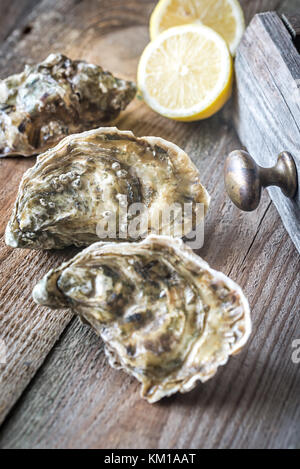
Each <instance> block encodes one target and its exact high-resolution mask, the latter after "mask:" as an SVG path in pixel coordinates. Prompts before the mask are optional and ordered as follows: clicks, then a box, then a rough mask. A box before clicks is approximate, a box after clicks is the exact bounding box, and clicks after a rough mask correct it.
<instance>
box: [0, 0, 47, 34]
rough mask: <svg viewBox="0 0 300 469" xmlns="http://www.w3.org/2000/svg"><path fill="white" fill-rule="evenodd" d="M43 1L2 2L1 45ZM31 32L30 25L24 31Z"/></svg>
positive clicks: (14, 0) (10, 0) (11, 0)
mask: <svg viewBox="0 0 300 469" xmlns="http://www.w3.org/2000/svg"><path fill="white" fill-rule="evenodd" d="M40 1H41V0H22V1H21V2H20V0H1V4H0V43H1V42H2V41H4V40H5V39H6V38H7V37H8V36H9V35H10V33H11V32H13V31H14V30H16V29H17V28H18V27H20V25H21V24H22V23H23V21H24V19H25V18H26V17H27V16H28V14H29V13H30V12H31V11H32V10H33V8H34V7H35V6H36V5H37V4H38V3H39V2H40ZM29 32H30V26H29V25H28V26H27V27H25V28H24V29H23V31H22V33H23V34H24V35H26V34H28V33H29Z"/></svg>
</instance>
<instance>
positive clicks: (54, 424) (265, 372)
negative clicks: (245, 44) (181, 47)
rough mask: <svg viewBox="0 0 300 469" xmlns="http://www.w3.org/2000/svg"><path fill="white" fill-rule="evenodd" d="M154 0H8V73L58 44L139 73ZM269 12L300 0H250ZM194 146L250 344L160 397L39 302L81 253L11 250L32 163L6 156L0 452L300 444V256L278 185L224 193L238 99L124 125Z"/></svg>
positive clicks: (142, 110) (0, 194) (141, 113)
mask: <svg viewBox="0 0 300 469" xmlns="http://www.w3.org/2000/svg"><path fill="white" fill-rule="evenodd" d="M155 3H156V2H155V1H152V0H126V1H125V0H123V1H121V0H56V1H54V0H42V1H41V0H22V2H19V0H0V10H1V13H0V40H1V41H2V42H1V45H0V77H1V78H4V77H5V76H7V75H9V74H11V73H14V72H19V71H21V70H22V68H23V66H24V64H25V63H34V62H36V61H40V60H42V59H44V58H45V57H46V56H47V55H48V54H49V53H50V52H54V51H60V52H63V53H65V54H68V55H69V56H70V57H71V58H73V59H86V60H88V61H91V62H94V63H99V64H101V65H102V66H103V67H104V68H106V69H109V70H111V71H112V72H114V73H115V74H117V75H120V76H122V77H124V78H129V79H135V74H136V67H137V63H138V59H139V56H140V54H141V52H142V50H143V48H144V47H145V45H146V44H147V42H148V40H149V37H148V21H149V16H150V13H151V11H152V9H153V6H154V5H155ZM241 3H242V6H243V8H244V11H245V14H246V18H247V21H248V22H249V20H250V19H251V18H252V17H253V15H254V14H255V13H256V12H258V11H266V10H272V9H279V10H280V11H290V12H295V11H298V12H299V9H300V0H285V1H280V0H244V1H242V2H241ZM118 126H119V127H120V128H121V129H131V130H133V131H134V132H135V133H136V134H137V135H138V136H142V135H156V136H159V137H163V138H166V139H168V140H171V141H173V142H175V143H176V144H178V145H179V146H181V147H182V148H183V149H184V150H186V151H187V152H188V153H189V154H190V156H191V158H192V159H193V161H194V162H195V164H196V165H197V166H198V168H199V170H200V173H201V179H202V181H203V183H204V184H205V185H206V186H207V188H208V190H209V192H210V194H211V196H212V204H211V209H210V211H209V215H208V218H207V222H206V242H205V246H204V248H203V249H202V250H201V251H200V255H201V256H203V257H204V258H205V259H206V260H207V261H208V262H209V263H210V264H211V265H212V266H213V267H214V268H216V269H219V270H221V271H223V272H224V273H226V274H227V275H230V276H231V277H232V278H233V279H234V280H235V281H237V282H238V283H240V284H241V286H242V287H243V289H244V290H245V293H246V295H247V296H248V298H249V301H250V305H251V309H252V318H253V323H254V328H253V334H252V337H251V340H250V341H249V343H248V344H247V346H246V347H245V349H244V351H243V352H242V353H241V354H240V355H238V356H237V357H234V358H232V359H231V360H230V362H229V364H228V365H227V366H226V367H223V368H222V369H220V371H219V372H218V374H217V376H216V377H215V378H214V379H212V380H211V381H210V382H208V383H207V384H205V385H199V386H198V387H197V388H196V389H195V390H194V391H192V392H191V393H189V394H186V395H176V396H174V397H171V398H169V399H165V400H163V401H162V402H161V403H159V404H155V405H152V406H151V405H149V404H147V403H146V402H145V401H143V400H141V399H140V396H139V384H138V383H137V382H136V381H135V380H134V379H131V378H130V377H128V376H127V375H126V374H124V373H123V372H119V371H115V370H112V369H111V368H110V367H109V365H108V364H107V361H106V359H105V356H104V353H103V345H102V343H101V340H100V339H99V338H97V337H96V336H95V334H94V333H93V332H92V331H91V330H90V329H89V328H88V327H86V326H83V325H81V324H80V323H79V321H78V319H77V318H74V317H73V316H72V315H71V314H70V312H69V311H65V312H61V311H50V310H49V309H47V308H42V307H38V306H36V305H35V304H34V303H33V301H32V299H31V291H32V288H33V286H34V285H35V284H36V282H37V281H38V280H39V279H40V278H41V277H42V276H43V275H44V273H46V272H47V271H48V270H49V268H50V267H52V266H54V265H58V264H59V263H60V262H61V261H62V260H63V259H66V258H68V257H70V256H72V254H73V252H74V250H72V249H70V250H67V251H66V252H64V253H57V252H30V251H27V250H12V249H10V248H8V247H6V246H5V244H4V241H3V234H4V230H5V226H6V223H7V221H8V218H9V216H10V213H11V209H12V206H13V202H14V199H15V195H16V191H17V187H18V184H19V181H20V179H21V177H22V174H23V173H24V171H25V170H26V169H27V168H29V167H30V166H32V165H33V164H34V161H35V160H34V158H30V159H17V158H13V159H2V160H0V198H1V199H0V200H1V205H0V237H1V241H0V272H1V275H0V339H2V340H4V341H5V344H6V346H7V355H8V356H7V364H6V365H0V422H2V426H1V429H0V447H1V448H32V447H33V448H151V449H153V448H168V449H169V448H189V449H194V448H295V447H300V405H299V404H300V397H299V396H300V376H299V371H300V369H299V367H300V365H296V364H294V363H293V361H292V354H293V347H292V344H293V341H294V340H296V339H300V321H299V319H300V317H299V311H300V295H299V286H300V259H299V255H298V254H297V252H296V250H295V248H294V245H293V243H292V241H291V240H290V238H289V237H288V235H287V233H286V231H285V229H284V227H283V225H282V222H281V220H280V218H279V216H278V214H277V211H276V209H275V208H274V206H273V204H272V203H271V201H270V199H269V196H268V195H267V193H264V195H263V200H262V203H261V205H260V207H259V209H258V210H257V211H256V212H253V213H250V214H245V213H241V212H240V211H238V210H237V209H236V208H235V207H234V206H233V205H232V204H231V203H230V201H229V200H228V198H227V196H226V195H225V190H224V184H223V164H224V158H225V156H226V155H227V154H228V153H229V152H230V151H231V150H233V149H237V148H239V147H240V143H239V141H238V138H237V136H236V133H235V130H234V128H233V124H232V108H231V103H229V104H228V105H227V106H226V107H225V108H224V109H223V110H222V111H221V112H220V113H218V114H217V115H216V116H214V117H213V118H211V119H209V120H206V121H203V122H199V123H192V124H184V123H176V122H171V121H169V120H167V119H165V118H163V117H160V116H158V115H156V114H154V113H153V112H152V111H150V110H149V109H148V108H147V107H146V105H145V104H144V103H143V102H141V101H139V100H135V102H134V103H132V104H131V105H130V106H129V108H128V109H127V110H126V112H125V113H124V114H123V115H122V118H121V120H120V121H119V123H118Z"/></svg>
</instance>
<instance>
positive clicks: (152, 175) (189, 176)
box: [6, 127, 209, 249]
mask: <svg viewBox="0 0 300 469" xmlns="http://www.w3.org/2000/svg"><path fill="white" fill-rule="evenodd" d="M175 203H176V204H177V207H178V206H179V208H180V207H181V206H184V205H185V204H189V207H190V208H191V210H190V212H189V213H184V214H182V217H179V218H178V217H175V216H174V217H173V218H170V221H169V219H166V221H165V222H164V220H162V222H161V223H160V224H157V225H156V228H155V223H152V220H153V219H154V218H155V217H156V215H157V214H158V213H160V212H162V211H163V210H165V209H167V208H168V207H169V206H172V205H173V204H175ZM136 204H137V206H138V208H139V207H142V208H143V209H144V210H143V212H142V213H139V212H138V213H137V214H134V213H130V208H132V207H135V206H136ZM208 204H209V196H208V194H207V192H206V190H205V189H204V187H203V186H202V185H201V184H200V179H199V173H198V171H197V169H196V168H195V166H194V165H193V163H192V161H191V160H190V158H189V157H188V156H187V154H186V153H184V152H183V151H182V150H181V149H180V148H178V147H177V146H176V145H174V144H172V143H170V142H167V141H165V140H162V139H160V138H156V137H144V138H136V137H135V136H134V135H133V134H132V133H131V132H124V131H119V130H118V129H116V128H107V127H106V128H99V129H96V130H91V131H88V132H83V133H82V134H77V135H70V136H69V137H66V138H65V139H64V140H62V141H61V142H60V143H59V144H58V145H57V146H56V147H55V148H52V149H50V150H48V151H47V152H46V153H44V154H42V155H40V156H39V157H38V159H37V163H36V165H35V166H34V167H33V168H31V169H29V170H28V171H27V172H26V173H25V175H24V177H23V180H22V182H21V185H20V188H19V193H18V197H17V201H16V204H15V208H14V211H13V214H12V217H11V220H10V222H9V224H8V226H7V230H6V243H7V244H8V245H9V246H12V247H18V248H31V249H52V248H58V249H60V248H63V247H66V246H70V245H76V246H78V247H80V246H87V245H90V244H92V243H93V242H96V241H99V239H102V240H104V239H105V240H107V239H109V240H123V241H126V240H130V241H137V240H139V239H142V238H145V237H146V235H147V234H148V233H149V232H154V233H156V234H167V235H170V234H171V235H172V236H173V235H174V236H180V235H181V233H182V232H183V231H184V230H185V234H186V232H187V231H189V229H192V228H193V226H194V225H195V223H198V221H199V218H200V219H201V217H202V219H203V214H202V213H201V212H202V211H203V212H205V211H206V209H207V207H208ZM123 206H124V207H123ZM127 207H128V210H127ZM201 209H202V211H201ZM198 215H199V216H198ZM131 216H133V220H132V222H131V223H133V222H134V223H135V222H136V220H137V218H138V219H139V220H140V221H141V227H143V229H144V232H142V231H143V230H142V229H141V230H137V235H136V234H135V233H134V235H132V236H131V235H130V233H131V231H130V230H129V229H128V227H130V225H129V222H130V220H128V218H129V219H130V217H131ZM149 220H150V222H149ZM110 221H111V223H110ZM126 223H127V225H126ZM149 223H150V225H149ZM114 224H115V232H113V230H111V229H110V227H109V229H107V233H106V231H105V230H106V227H107V225H110V226H111V225H112V226H113V227H114ZM183 224H184V230H183V227H182V225H183ZM99 227H100V229H99ZM102 227H103V230H102ZM170 229H172V232H171V233H170Z"/></svg>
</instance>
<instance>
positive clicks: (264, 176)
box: [225, 150, 298, 212]
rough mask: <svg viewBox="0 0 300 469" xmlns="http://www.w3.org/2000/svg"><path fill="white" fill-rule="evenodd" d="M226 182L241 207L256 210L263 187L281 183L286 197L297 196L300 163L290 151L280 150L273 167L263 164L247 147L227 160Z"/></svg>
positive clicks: (228, 189)
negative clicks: (258, 161) (296, 162)
mask: <svg viewBox="0 0 300 469" xmlns="http://www.w3.org/2000/svg"><path fill="white" fill-rule="evenodd" d="M225 186H226V190H227V193H228V195H229V197H230V198H231V200H232V202H233V203H234V204H235V205H236V206H237V207H238V208H240V209H241V210H243V211H245V212H252V211H253V210H255V209H257V207H258V206H259V203H260V198H261V191H262V188H266V187H269V186H277V187H280V189H281V190H282V192H283V194H284V195H285V196H286V197H289V198H294V197H295V195H296V193H297V189H298V180H297V169H296V165H295V162H294V160H293V157H292V156H291V154H290V153H288V152H286V151H284V152H282V153H280V155H279V156H278V159H277V163H276V165H275V166H274V167H273V168H262V167H261V166H259V165H258V164H257V163H256V162H255V160H254V159H253V158H252V157H251V156H250V155H249V153H247V152H246V151H243V150H237V151H233V152H232V153H230V155H229V156H228V157H227V159H226V162H225Z"/></svg>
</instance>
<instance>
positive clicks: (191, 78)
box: [138, 24, 233, 121]
mask: <svg viewBox="0 0 300 469" xmlns="http://www.w3.org/2000/svg"><path fill="white" fill-rule="evenodd" d="M232 82H233V65H232V57H231V55H230V52H229V50H228V47H227V45H226V42H225V41H224V39H222V37H221V36H220V35H219V34H218V33H216V32H215V31H213V30H212V29H211V28H208V27H206V26H201V25H199V26H198V25H194V24H190V25H186V26H178V27H176V28H171V29H168V30H167V31H165V32H164V33H162V34H160V35H159V36H158V37H157V39H155V40H154V41H152V42H150V44H148V46H147V47H146V49H145V50H144V52H143V54H142V57H141V59H140V63H139V67H138V87H139V90H140V93H141V94H142V96H143V98H144V101H145V102H146V103H147V104H148V105H149V106H150V107H151V108H152V109H153V110H154V111H156V112H158V113H159V114H161V115H163V116H166V117H169V118H170V119H174V120H179V121H195V120H200V119H205V118H207V117H210V116H212V115H213V114H215V113H216V112H217V111H219V109H221V107H222V106H223V105H224V104H225V102H226V101H227V100H228V99H229V97H230V95H231V91H232Z"/></svg>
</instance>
